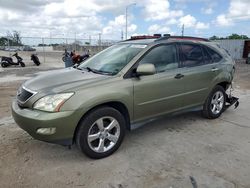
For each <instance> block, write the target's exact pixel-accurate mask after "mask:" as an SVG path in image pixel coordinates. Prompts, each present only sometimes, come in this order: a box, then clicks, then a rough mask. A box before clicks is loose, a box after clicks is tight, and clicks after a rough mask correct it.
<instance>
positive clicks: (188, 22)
mask: <svg viewBox="0 0 250 188" xmlns="http://www.w3.org/2000/svg"><path fill="white" fill-rule="evenodd" d="M196 22H197V21H196V18H195V17H193V16H191V15H190V14H188V15H186V16H183V17H181V18H180V19H179V26H182V25H185V28H189V27H194V26H195V24H196Z"/></svg>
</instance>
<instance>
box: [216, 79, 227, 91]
mask: <svg viewBox="0 0 250 188" xmlns="http://www.w3.org/2000/svg"><path fill="white" fill-rule="evenodd" d="M216 85H219V86H221V87H223V88H224V89H225V91H226V90H227V89H228V88H229V86H230V85H231V83H230V82H228V81H223V82H219V83H217V84H216Z"/></svg>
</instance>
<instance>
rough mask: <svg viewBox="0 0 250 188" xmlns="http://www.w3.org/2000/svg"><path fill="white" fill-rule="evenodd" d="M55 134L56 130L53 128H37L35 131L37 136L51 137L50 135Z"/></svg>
mask: <svg viewBox="0 0 250 188" xmlns="http://www.w3.org/2000/svg"><path fill="white" fill-rule="evenodd" d="M55 132H56V128H55V127H50V128H39V129H37V131H36V133H37V134H43V135H52V134H55Z"/></svg>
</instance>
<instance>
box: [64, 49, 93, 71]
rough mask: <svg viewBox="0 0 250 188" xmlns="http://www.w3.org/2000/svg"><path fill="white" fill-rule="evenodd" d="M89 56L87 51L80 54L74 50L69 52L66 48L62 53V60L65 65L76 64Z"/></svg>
mask: <svg viewBox="0 0 250 188" xmlns="http://www.w3.org/2000/svg"><path fill="white" fill-rule="evenodd" d="M89 57H90V55H89V52H88V53H85V55H82V56H81V55H79V54H76V53H75V52H74V51H73V52H71V53H69V52H68V51H67V50H65V52H64V53H63V57H62V60H63V62H65V67H69V66H73V65H74V66H75V65H76V66H78V65H79V64H80V63H82V62H83V61H85V60H86V59H88V58H89Z"/></svg>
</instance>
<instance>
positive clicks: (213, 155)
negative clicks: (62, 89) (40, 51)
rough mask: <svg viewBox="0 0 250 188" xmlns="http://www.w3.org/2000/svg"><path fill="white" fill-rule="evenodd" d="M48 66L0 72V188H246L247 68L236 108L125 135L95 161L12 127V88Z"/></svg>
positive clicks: (239, 79) (249, 159)
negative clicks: (111, 150) (114, 148)
mask: <svg viewBox="0 0 250 188" xmlns="http://www.w3.org/2000/svg"><path fill="white" fill-rule="evenodd" d="M60 66H61V65H58V66H57V67H60ZM48 69H51V66H46V65H43V66H42V67H40V68H38V67H34V66H33V65H31V64H30V65H28V66H27V67H26V68H23V69H19V68H11V69H8V70H7V69H6V70H3V69H1V68H0V187H11V188H12V187H25V188H26V187H27V188H28V187H30V188H34V187H60V188H64V187H107V188H125V187H132V188H134V187H156V188H158V187H164V188H194V187H199V188H248V187H250V178H249V177H250V176H249V174H250V136H249V135H250V117H249V108H250V84H249V82H250V65H246V64H243V63H238V64H237V74H236V78H235V91H234V93H235V94H237V95H238V96H240V102H241V103H240V106H239V108H238V109H236V110H234V109H233V108H230V109H228V110H227V111H226V112H225V113H224V114H223V115H222V116H221V117H220V118H219V119H216V120H207V119H203V118H202V117H201V116H200V114H199V112H193V113H187V114H182V115H178V116H175V117H168V118H165V119H161V120H158V121H155V122H150V123H148V124H147V125H145V126H144V127H141V128H139V129H137V130H135V131H133V132H127V135H126V138H125V140H124V143H123V144H122V146H121V148H120V149H119V150H118V151H117V152H116V153H115V154H113V155H112V156H110V157H108V158H105V159H101V160H91V159H89V158H87V157H85V156H84V155H83V154H81V153H80V152H79V151H78V150H77V149H76V148H75V147H73V148H72V149H71V150H69V149H68V148H66V147H63V146H58V145H53V144H48V143H44V142H40V141H37V140H34V139H32V138H31V137H30V136H29V135H28V134H27V133H25V132H24V131H23V130H21V129H20V128H19V127H18V126H17V125H16V124H15V123H14V122H13V120H12V118H11V112H10V104H11V99H12V98H13V97H14V96H15V93H16V90H17V87H18V86H19V85H20V84H21V82H22V81H24V80H25V79H27V78H29V77H31V76H32V75H33V74H34V73H36V72H39V71H44V70H48ZM190 177H193V178H194V179H193V180H194V181H195V182H194V181H193V184H192V181H191V180H190ZM195 184H197V186H196V185H195Z"/></svg>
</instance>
